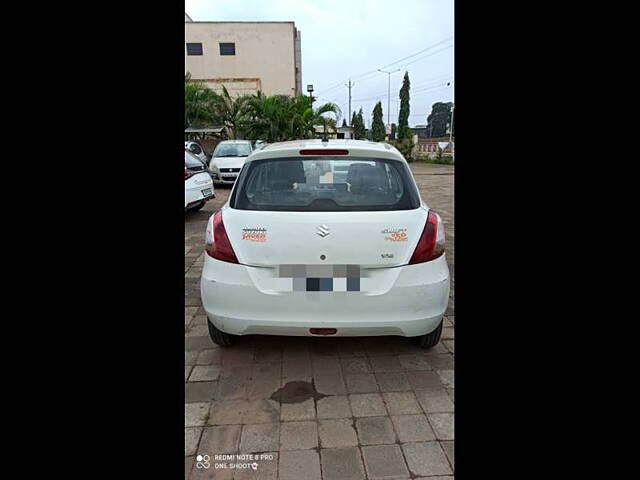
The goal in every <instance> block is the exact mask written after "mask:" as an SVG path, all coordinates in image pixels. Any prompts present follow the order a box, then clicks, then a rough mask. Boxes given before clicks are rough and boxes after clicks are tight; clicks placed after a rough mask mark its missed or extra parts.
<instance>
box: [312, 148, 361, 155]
mask: <svg viewBox="0 0 640 480" xmlns="http://www.w3.org/2000/svg"><path fill="white" fill-rule="evenodd" d="M300 155H349V150H342V149H337V148H334V149H330V148H322V149H315V150H314V149H307V150H300Z"/></svg>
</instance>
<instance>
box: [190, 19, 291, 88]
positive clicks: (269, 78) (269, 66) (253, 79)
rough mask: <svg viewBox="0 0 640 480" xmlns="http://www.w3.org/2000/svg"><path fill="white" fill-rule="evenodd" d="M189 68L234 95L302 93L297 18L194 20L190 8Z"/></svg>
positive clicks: (194, 76) (194, 75)
mask: <svg viewBox="0 0 640 480" xmlns="http://www.w3.org/2000/svg"><path fill="white" fill-rule="evenodd" d="M184 30H185V57H184V65H185V72H189V73H191V78H192V79H193V80H196V81H201V82H203V83H205V84H206V85H207V86H209V87H210V88H211V89H212V90H214V91H218V92H219V91H221V90H222V86H223V85H224V86H225V87H226V88H227V90H228V91H229V93H230V94H231V95H242V94H253V93H256V92H257V91H259V90H260V91H262V92H263V93H264V94H265V95H290V96H294V95H299V94H302V63H301V52H300V32H299V31H298V30H297V29H296V26H295V23H294V22H194V21H192V20H191V18H190V17H189V16H188V15H187V14H186V13H185V24H184Z"/></svg>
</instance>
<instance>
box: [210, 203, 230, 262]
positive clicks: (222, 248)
mask: <svg viewBox="0 0 640 480" xmlns="http://www.w3.org/2000/svg"><path fill="white" fill-rule="evenodd" d="M204 249H205V251H206V252H207V254H208V255H209V256H210V257H213V258H215V259H217V260H221V261H223V262H229V263H238V259H237V258H236V254H235V252H234V251H233V247H232V246H231V242H230V241H229V237H228V236H227V231H226V229H225V228H224V223H223V222H222V212H221V211H220V210H218V211H217V212H216V213H215V214H214V215H213V220H209V223H208V224H207V231H206V234H205V247H204Z"/></svg>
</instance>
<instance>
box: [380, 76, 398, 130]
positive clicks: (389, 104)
mask: <svg viewBox="0 0 640 480" xmlns="http://www.w3.org/2000/svg"><path fill="white" fill-rule="evenodd" d="M378 71H379V72H381V73H386V74H387V77H388V79H389V82H388V87H387V125H391V120H390V119H391V74H392V73H396V72H399V71H400V69H397V70H392V71H391V72H385V71H384V70H380V69H378Z"/></svg>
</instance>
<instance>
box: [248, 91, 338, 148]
mask: <svg viewBox="0 0 640 480" xmlns="http://www.w3.org/2000/svg"><path fill="white" fill-rule="evenodd" d="M326 114H333V115H335V116H336V117H337V116H338V115H339V114H340V109H339V108H338V106H337V105H335V104H333V103H325V104H323V105H320V106H319V107H318V108H316V109H314V108H313V100H312V99H311V98H309V97H308V96H306V95H300V96H297V97H288V96H285V95H272V96H266V95H264V94H262V92H258V93H257V94H256V95H252V96H250V97H249V98H247V100H246V102H245V104H244V115H245V128H244V132H245V134H246V136H247V138H249V139H250V140H257V139H262V140H266V141H267V142H270V143H271V142H281V141H285V140H295V139H300V138H313V137H314V136H315V126H316V125H326V126H327V128H335V120H334V119H332V118H327V117H326Z"/></svg>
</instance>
